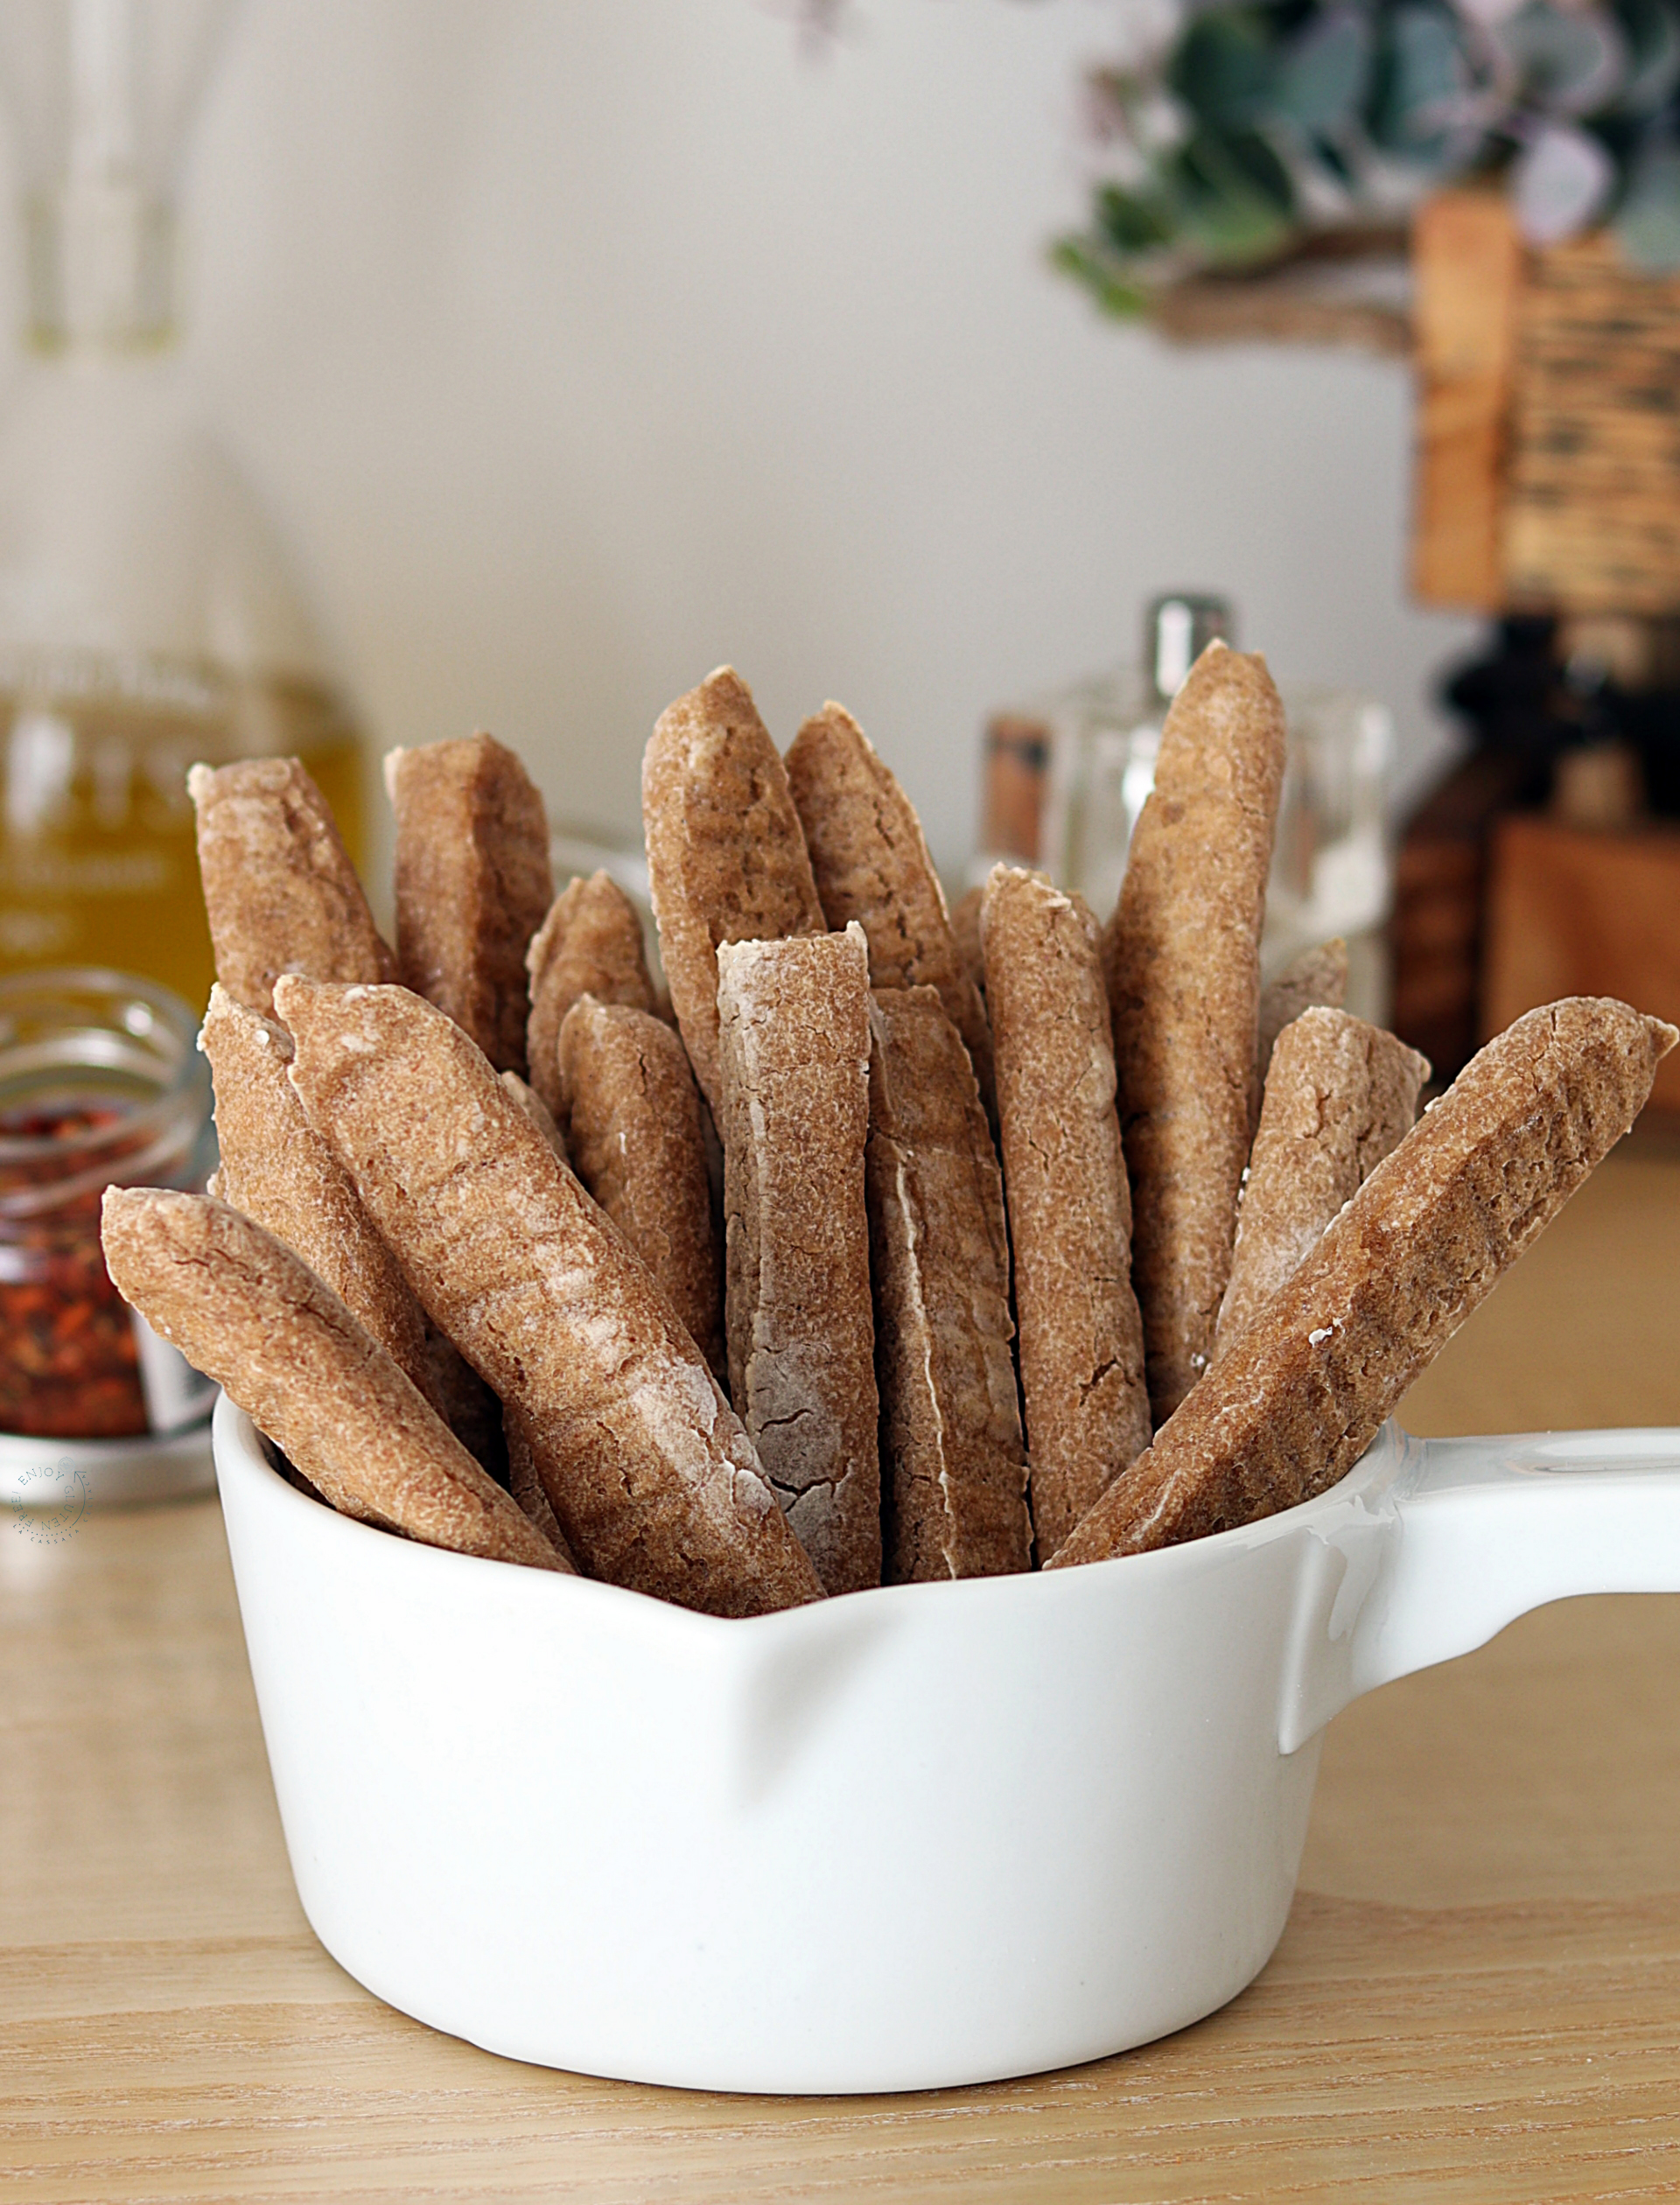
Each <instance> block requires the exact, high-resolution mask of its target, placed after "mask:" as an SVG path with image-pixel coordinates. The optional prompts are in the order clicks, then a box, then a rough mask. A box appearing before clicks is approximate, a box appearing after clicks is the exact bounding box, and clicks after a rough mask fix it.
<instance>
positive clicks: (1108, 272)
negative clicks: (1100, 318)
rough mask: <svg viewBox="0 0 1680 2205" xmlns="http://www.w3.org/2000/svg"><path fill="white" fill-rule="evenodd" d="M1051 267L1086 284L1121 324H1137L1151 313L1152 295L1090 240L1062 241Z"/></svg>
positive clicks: (1055, 248) (1052, 250) (1054, 248)
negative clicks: (1143, 315)
mask: <svg viewBox="0 0 1680 2205" xmlns="http://www.w3.org/2000/svg"><path fill="white" fill-rule="evenodd" d="M1050 264H1051V266H1052V267H1053V268H1059V269H1061V272H1062V274H1063V275H1064V276H1073V277H1074V279H1075V282H1077V283H1083V284H1084V286H1085V288H1086V290H1088V291H1089V293H1090V294H1091V296H1092V297H1093V298H1094V299H1096V303H1097V304H1098V305H1099V306H1100V307H1101V308H1102V309H1103V312H1104V313H1105V314H1112V315H1114V316H1115V317H1116V318H1117V319H1118V320H1122V321H1131V320H1135V319H1136V318H1137V317H1138V315H1140V314H1143V313H1146V312H1147V311H1148V310H1149V293H1148V292H1147V291H1146V290H1145V289H1144V288H1143V286H1142V285H1141V284H1140V283H1135V282H1134V281H1133V280H1132V279H1131V276H1130V274H1129V272H1128V271H1127V269H1125V268H1124V265H1123V264H1121V263H1119V262H1116V261H1115V260H1114V258H1113V256H1112V255H1110V254H1108V253H1106V252H1104V251H1103V248H1102V247H1101V246H1100V245H1095V244H1093V243H1092V242H1091V240H1090V239H1089V237H1076V236H1075V237H1059V238H1058V239H1057V240H1056V242H1055V243H1054V245H1053V246H1052V247H1051V248H1050Z"/></svg>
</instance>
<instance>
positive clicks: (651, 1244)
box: [556, 995, 727, 1376]
mask: <svg viewBox="0 0 1680 2205" xmlns="http://www.w3.org/2000/svg"><path fill="white" fill-rule="evenodd" d="M556 1063H557V1065H558V1067H559V1071H560V1091H561V1098H562V1107H563V1110H564V1111H565V1116H566V1122H567V1124H569V1125H570V1128H571V1143H572V1152H573V1161H574V1163H575V1165H576V1166H577V1176H578V1178H579V1179H580V1180H582V1181H583V1183H584V1186H585V1187H587V1188H588V1189H589V1191H590V1193H591V1194H592V1195H593V1196H594V1198H595V1200H596V1201H598V1203H599V1204H600V1206H601V1208H603V1209H604V1210H605V1211H606V1214H607V1215H608V1216H609V1217H610V1218H611V1219H612V1220H613V1223H614V1224H615V1225H616V1226H617V1227H618V1229H619V1230H620V1232H621V1233H622V1234H623V1235H624V1236H625V1238H626V1240H627V1241H628V1242H629V1243H630V1245H631V1247H632V1248H634V1250H635V1251H636V1253H637V1255H638V1256H640V1257H641V1260H642V1262H643V1263H644V1264H647V1266H648V1270H649V1271H651V1272H652V1273H653V1275H654V1278H655V1281H656V1283H657V1284H658V1285H659V1287H660V1289H661V1291H662V1292H663V1293H664V1295H665V1297H666V1299H668V1300H669V1303H670V1305H671V1307H672V1308H673V1309H674V1310H675V1311H676V1314H677V1315H678V1317H679V1318H681V1320H682V1321H683V1326H684V1327H686V1329H687V1331H688V1333H689V1335H690V1338H691V1339H692V1340H693V1341H694V1343H695V1345H696V1347H697V1348H699V1350H700V1352H701V1354H702V1355H704V1357H705V1359H706V1362H707V1363H708V1364H709V1365H710V1366H711V1369H712V1371H713V1372H714V1374H716V1375H717V1376H722V1375H723V1374H724V1371H725V1369H726V1368H727V1361H726V1357H725V1352H724V1310H723V1262H722V1258H721V1257H720V1255H719V1252H718V1236H717V1233H716V1230H715V1229H714V1227H713V1223H712V1215H711V1181H710V1180H709V1178H708V1176H707V1172H706V1144H705V1137H704V1133H703V1131H702V1130H701V1128H702V1118H701V1112H702V1110H703V1109H704V1105H703V1104H702V1103H701V1100H700V1091H699V1089H697V1087H696V1086H695V1084H694V1074H693V1073H692V1071H690V1068H689V1060H688V1054H687V1052H686V1051H685V1050H684V1048H683V1044H682V1042H681V1040H679V1039H678V1038H677V1036H676V1034H675V1033H673V1032H672V1031H671V1029H670V1027H669V1026H666V1025H664V1024H663V1023H662V1021H661V1020H660V1019H656V1018H655V1017H654V1016H653V1014H652V1012H648V1011H637V1010H634V1009H633V1008H632V1007H631V1006H630V1005H628V1004H624V1003H598V1002H597V1001H596V1000H595V998H594V997H593V996H592V995H585V996H580V997H579V998H578V999H577V1002H576V1003H574V1004H573V1005H572V1006H571V1008H570V1011H568V1012H567V1013H566V1017H565V1022H564V1024H563V1026H561V1028H560V1035H559V1041H558V1046H557V1047H556Z"/></svg>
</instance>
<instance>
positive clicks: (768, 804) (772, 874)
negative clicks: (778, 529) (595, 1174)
mask: <svg viewBox="0 0 1680 2205" xmlns="http://www.w3.org/2000/svg"><path fill="white" fill-rule="evenodd" d="M641 816H642V823H643V825H644V828H645V830H646V832H647V837H648V882H649V886H650V889H651V893H652V896H653V904H654V916H655V919H656V920H657V921H658V923H659V949H660V955H661V956H662V958H663V959H664V962H665V977H666V979H667V980H668V981H669V984H670V990H671V1005H672V1007H673V1009H674V1010H675V1011H676V1023H677V1026H678V1029H679V1030H680V1032H681V1033H682V1036H683V1043H684V1045H685V1047H687V1049H688V1052H689V1061H690V1063H691V1064H692V1065H693V1067H694V1076H695V1078H696V1079H697V1081H698V1082H700V1092H701V1093H702V1094H703V1095H704V1096H705V1098H706V1102H707V1103H708V1105H709V1106H710V1108H711V1111H712V1114H713V1116H714V1117H715V1116H716V1115H717V1111H718V1096H719V1091H720V1090H719V1084H718V944H719V943H720V942H771V941H777V940H780V939H781V937H782V936H783V935H806V934H821V933H823V930H824V926H825V923H826V922H825V921H824V920H823V906H822V904H821V903H820V902H819V901H818V900H817V893H816V881H815V880H814V879H812V878H811V861H810V858H809V854H808V852H807V851H806V848H805V837H804V833H803V830H802V829H801V827H800V823H799V814H798V813H797V812H796V811H795V809H794V800H793V797H792V796H791V795H789V793H788V774H787V771H786V769H785V767H783V765H782V762H781V756H780V754H779V753H778V752H777V750H776V746H775V745H774V743H773V742H772V741H771V740H770V738H769V736H768V735H767V733H766V732H765V725H764V722H763V721H762V720H761V719H760V718H759V715H758V711H757V709H756V708H755V706H754V704H753V697H752V693H751V691H750V690H748V688H747V686H746V683H745V682H744V681H742V679H741V677H740V676H739V674H738V673H736V671H735V669H734V668H733V667H732V666H720V667H719V668H718V671H717V672H716V673H715V674H710V675H708V676H707V677H706V679H705V680H704V682H702V683H701V684H700V686H699V688H698V689H697V690H690V691H689V694H688V695H687V696H686V697H678V698H677V700H676V704H672V705H670V706H669V707H668V708H667V709H666V711H663V712H662V713H661V715H660V718H659V721H658V724H657V725H656V726H655V729H654V732H653V735H652V738H651V739H650V740H649V742H648V749H647V753H646V755H645V756H644V758H643V760H642V763H641Z"/></svg>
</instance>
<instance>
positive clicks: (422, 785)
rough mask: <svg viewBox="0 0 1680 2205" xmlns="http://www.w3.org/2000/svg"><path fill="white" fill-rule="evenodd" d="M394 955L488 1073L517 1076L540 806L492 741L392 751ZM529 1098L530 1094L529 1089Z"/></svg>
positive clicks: (541, 868) (544, 891) (543, 889)
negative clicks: (474, 1048) (472, 1045)
mask: <svg viewBox="0 0 1680 2205" xmlns="http://www.w3.org/2000/svg"><path fill="white" fill-rule="evenodd" d="M385 786H386V788H388V790H389V792H390V798H391V807H392V809H393V810H394V811H395V815H396V954H397V962H398V963H399V965H400V967H401V971H402V983H403V984H404V986H405V987H409V988H411V989H413V991H415V993H416V995H423V996H424V997H425V998H426V999H427V1000H428V1002H430V1003H435V1004H436V1005H437V1007H438V1009H439V1010H440V1011H446V1012H448V1013H449V1015H450V1017H451V1019H454V1020H455V1022H456V1024H457V1025H458V1026H460V1027H462V1028H463V1029H464V1030H465V1032H466V1033H470V1034H471V1035H472V1039H473V1040H475V1041H476V1042H477V1043H478V1045H479V1047H480V1048H481V1049H482V1050H483V1051H484V1054H486V1056H487V1057H488V1058H489V1060H490V1061H491V1063H492V1064H493V1065H494V1066H495V1068H496V1069H497V1071H498V1072H517V1073H520V1074H521V1075H523V1073H524V1071H525V1068H526V1064H525V1025H526V1017H527V1012H528V994H527V984H526V973H525V951H526V947H527V945H528V942H530V939H531V936H532V935H534V934H535V932H536V930H537V928H538V927H539V926H541V925H542V915H543V914H544V913H545V912H546V911H547V910H548V908H549V905H550V904H551V903H552V902H553V900H554V877H553V874H552V872H550V870H549V823H548V818H547V815H546V814H545V813H544V811H543V809H542V797H541V795H539V794H538V793H537V790H536V788H535V785H534V783H533V782H532V781H531V778H530V775H529V774H528V773H527V772H526V771H525V768H524V767H523V766H522V765H521V763H520V761H519V760H518V759H517V758H515V757H514V753H512V751H510V750H507V749H505V748H504V747H503V746H502V745H501V744H500V743H499V742H497V741H496V739H494V737H493V736H491V735H485V734H478V735H472V736H470V737H468V739H466V740H465V742H456V743H430V744H428V745H427V746H425V747H424V748H423V749H421V750H394V751H392V752H390V753H388V756H387V758H386V760H385ZM539 1091H540V1090H539Z"/></svg>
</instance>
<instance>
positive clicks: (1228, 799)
mask: <svg viewBox="0 0 1680 2205" xmlns="http://www.w3.org/2000/svg"><path fill="white" fill-rule="evenodd" d="M1283 774H1284V715H1283V708H1282V706H1281V705H1280V704H1278V692H1277V690H1275V689H1274V688H1273V687H1272V685H1271V676H1270V675H1269V674H1268V673H1267V672H1266V662H1265V661H1264V659H1263V658H1261V657H1259V656H1258V655H1255V656H1251V657H1250V656H1246V655H1243V653H1241V652H1238V651H1228V650H1227V649H1226V648H1225V647H1224V645H1223V644H1222V643H1210V644H1209V645H1208V648H1207V649H1206V650H1205V651H1204V652H1203V653H1202V655H1201V657H1200V658H1199V659H1198V660H1197V661H1196V663H1195V665H1194V667H1193V668H1192V669H1191V670H1190V676H1189V679H1188V680H1187V682H1186V683H1185V684H1184V687H1183V688H1182V689H1181V690H1180V691H1179V694H1178V696H1177V697H1176V698H1175V699H1174V700H1173V708H1172V710H1171V711H1169V712H1168V714H1167V716H1166V725H1165V727H1164V728H1163V729H1162V732H1161V748H1160V755H1159V760H1158V761H1157V764H1156V768H1155V787H1154V789H1153V791H1152V794H1151V795H1150V796H1149V798H1148V800H1147V801H1146V802H1145V805H1144V809H1143V811H1142V814H1141V815H1140V816H1139V818H1138V825H1137V828H1136V830H1134V832H1133V835H1132V838H1131V853H1130V855H1129V857H1128V859H1127V863H1126V875H1125V879H1124V882H1123V883H1122V885H1121V889H1120V900H1119V903H1118V905H1117V907H1116V909H1115V914H1114V917H1113V919H1112V921H1110V926H1109V929H1108V932H1107V935H1106V936H1105V938H1104V942H1103V951H1104V964H1105V968H1106V972H1107V978H1108V985H1109V999H1110V1004H1111V1005H1112V1006H1113V1011H1114V1055H1115V1062H1116V1064H1117V1067H1118V1069H1119V1076H1120V1090H1119V1098H1120V1129H1121V1133H1122V1136H1123V1138H1124V1143H1125V1152H1126V1165H1127V1168H1128V1170H1129V1171H1130V1173H1131V1199H1132V1209H1133V1225H1132V1283H1133V1285H1135V1287H1136V1288H1137V1292H1138V1306H1139V1307H1140V1308H1141V1309H1142V1311H1143V1315H1144V1341H1145V1347H1146V1348H1147V1351H1148V1357H1149V1392H1150V1402H1151V1405H1152V1409H1153V1411H1154V1415H1155V1419H1156V1421H1157V1423H1159V1422H1161V1421H1162V1420H1163V1419H1164V1418H1166V1417H1168V1416H1170V1415H1171V1414H1172V1412H1173V1410H1175V1409H1176V1408H1177V1407H1178V1405H1179V1404H1180V1402H1181V1401H1182V1400H1183V1399H1184V1397H1185V1396H1186V1394H1187V1393H1188V1392H1189V1390H1190V1389H1191V1387H1192V1386H1194V1384H1195V1383H1196V1381H1197V1379H1198V1378H1200V1377H1201V1374H1202V1372H1203V1371H1204V1370H1205V1369H1207V1368H1208V1358H1209V1356H1210V1355H1212V1353H1213V1348H1214V1325H1215V1319H1216V1317H1217V1316H1218V1313H1219V1302H1220V1297H1221V1295H1222V1294H1223V1292H1224V1291H1225V1282H1226V1279H1227V1278H1228V1277H1229V1274H1230V1268H1231V1236H1232V1233H1233V1230H1234V1229H1235V1225H1236V1194H1237V1187H1238V1185H1239V1183H1240V1182H1241V1180H1242V1177H1243V1165H1244V1163H1245V1162H1246V1161H1247V1159H1248V1151H1249V1135H1250V1130H1251V1127H1252V1124H1253V1101H1252V1097H1253V1092H1254V1063H1255V1043H1256V1039H1257V1022H1258V998H1259V991H1260V928H1261V923H1262V921H1263V919H1264V911H1265V893H1266V875H1267V872H1269V871H1270V869H1271V842H1272V830H1273V828H1274V826H1275V824H1276V822H1277V816H1278V791H1279V789H1280V788H1281V786H1282V782H1283ZM995 1016H996V1013H995V1011H994V1018H995ZM1027 1436H1028V1442H1029V1445H1035V1444H1036V1443H1034V1442H1033V1439H1032V1418H1031V1415H1030V1413H1029V1416H1028V1418H1027Z"/></svg>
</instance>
